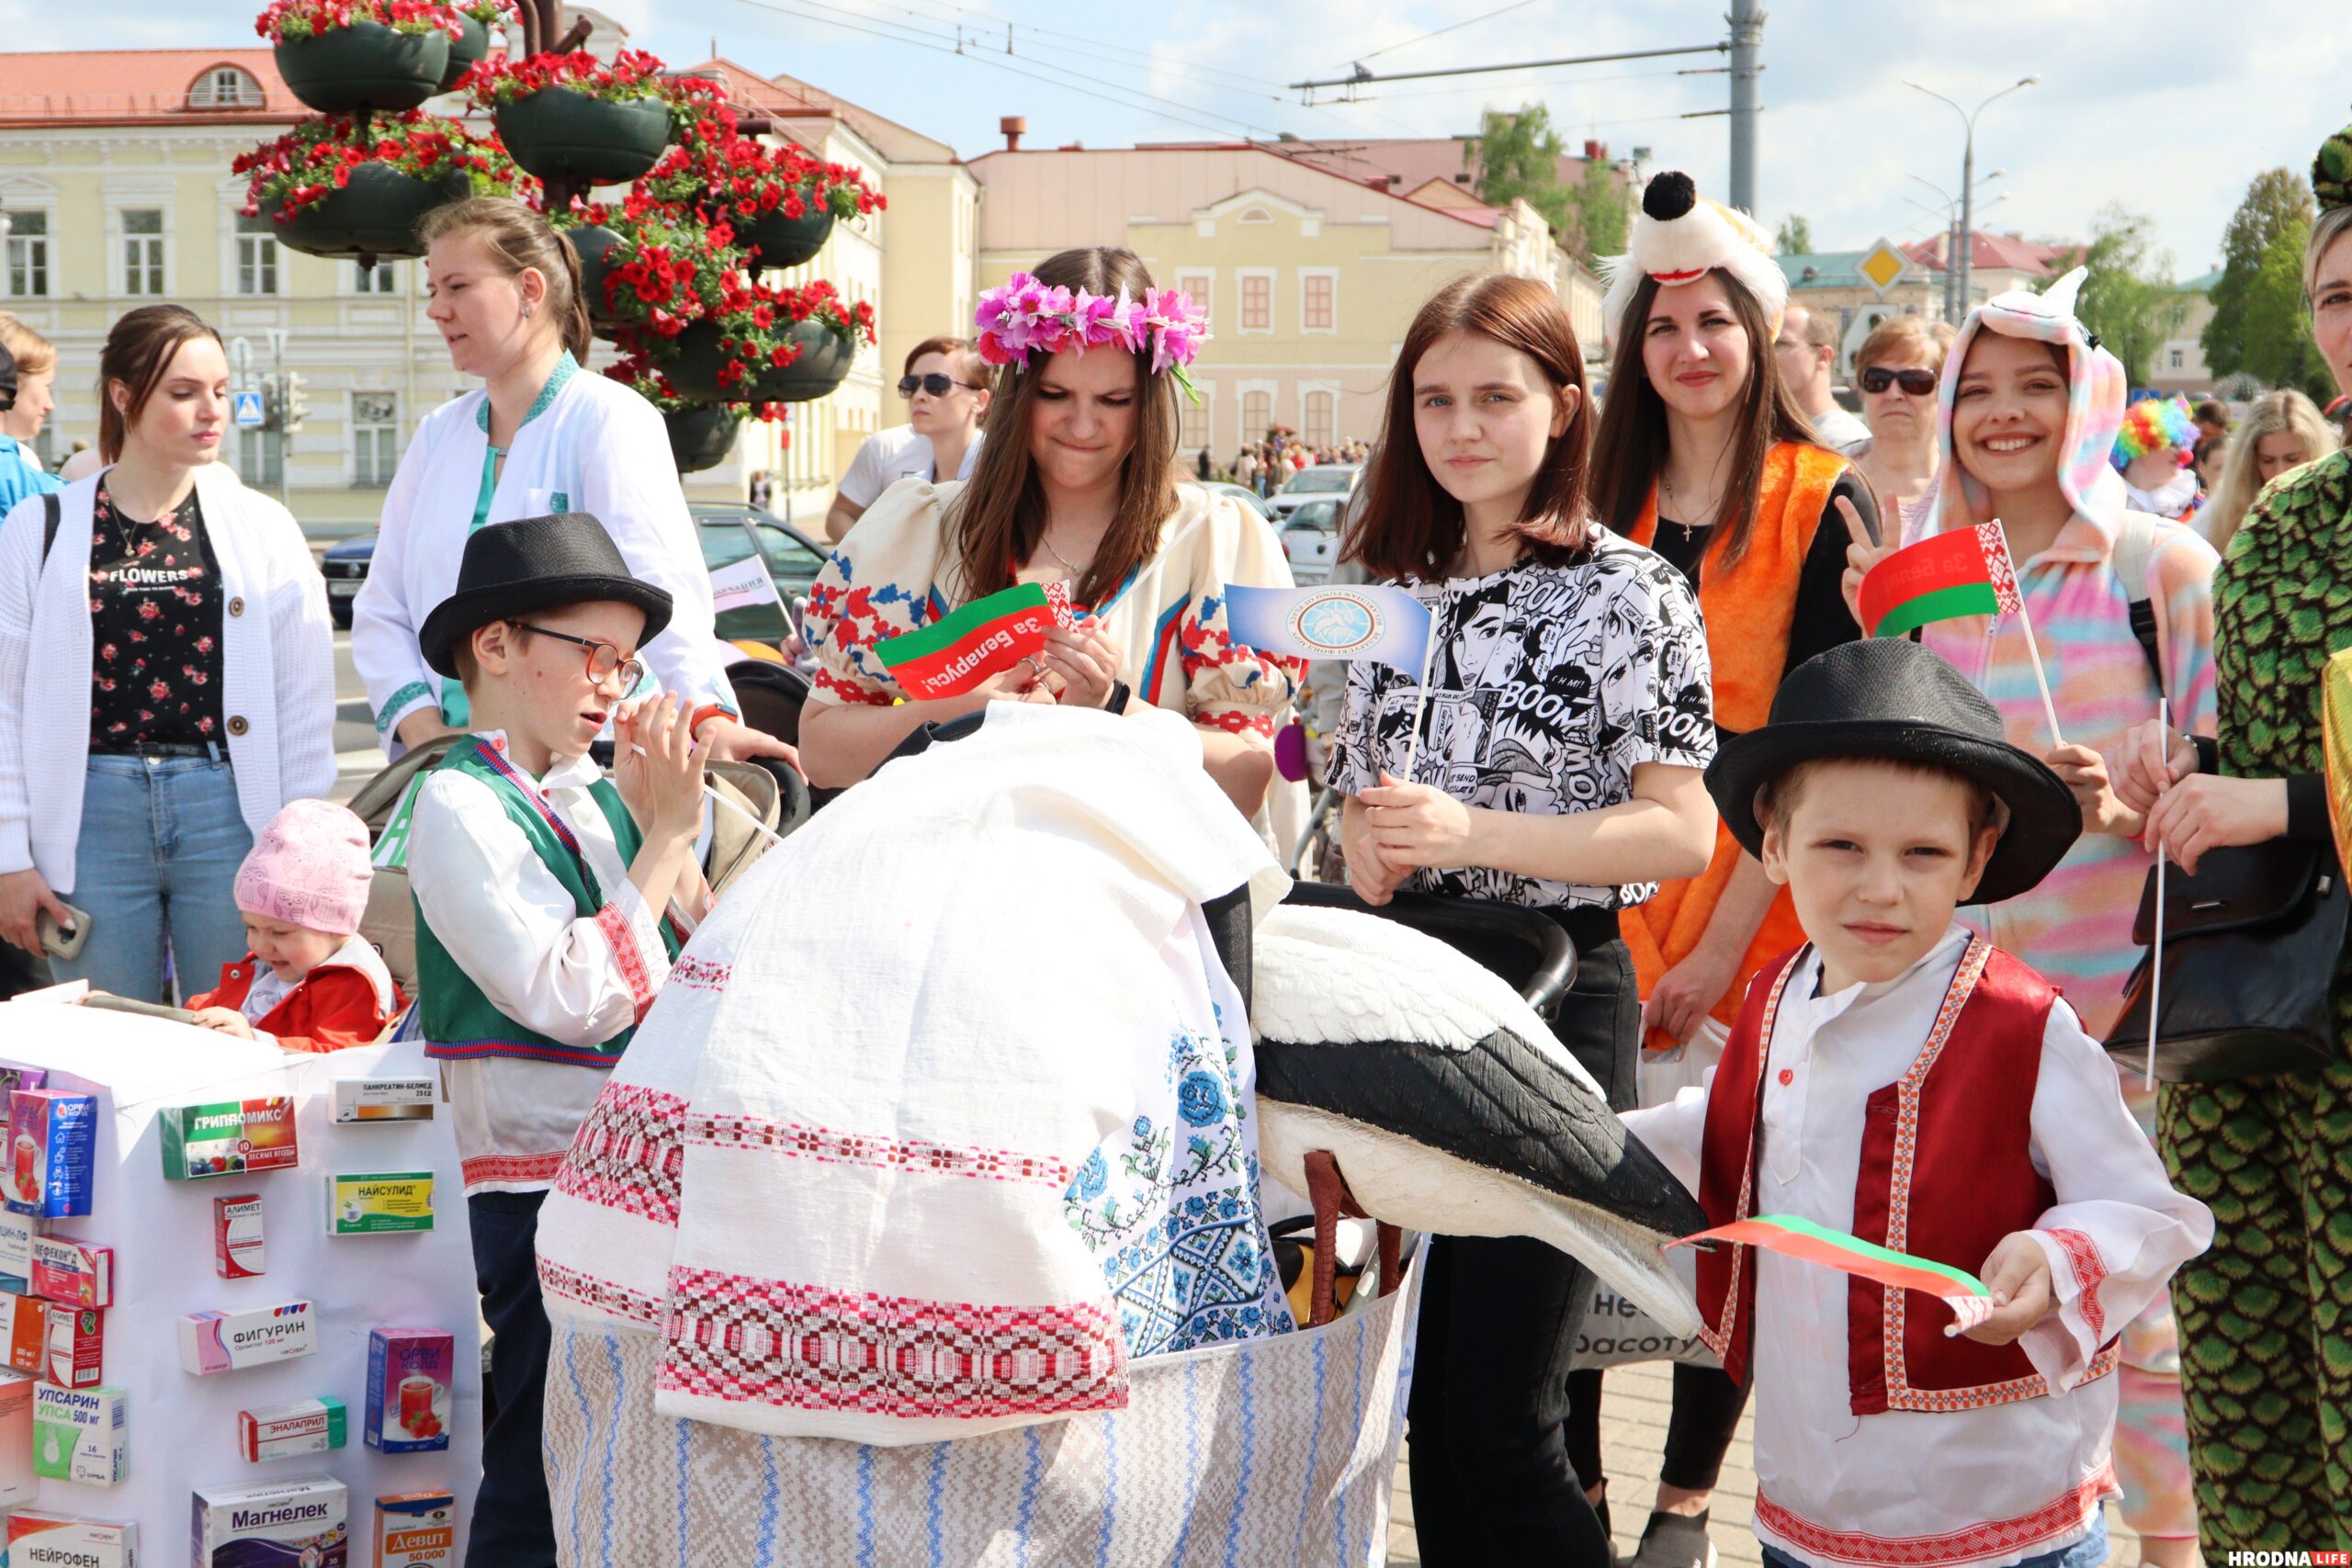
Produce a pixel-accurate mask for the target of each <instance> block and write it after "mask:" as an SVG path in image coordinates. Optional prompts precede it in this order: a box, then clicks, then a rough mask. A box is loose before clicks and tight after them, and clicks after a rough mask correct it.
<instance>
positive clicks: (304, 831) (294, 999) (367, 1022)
mask: <svg viewBox="0 0 2352 1568" xmlns="http://www.w3.org/2000/svg"><path fill="white" fill-rule="evenodd" d="M373 875H374V872H373V870H372V869H371V868H370V866H369V865H368V828H367V824H365V823H363V822H361V821H360V820H359V818H356V817H355V816H353V815H352V813H351V812H350V810H349V809H348V808H346V807H341V806H337V805H335V804H334V802H333V801H327V800H298V801H295V802H293V803H292V804H291V805H289V806H288V807H286V808H285V809H284V810H282V811H280V812H278V814H277V816H276V817H273V818H270V822H269V826H268V827H267V828H265V829H262V834H261V837H260V838H258V839H256V840H254V847H253V852H252V853H250V854H248V855H247V856H245V863H244V864H243V865H241V866H239V867H238V868H237V881H236V886H235V897H236V900H237V908H238V909H239V910H241V911H242V912H243V915H244V917H245V941H246V942H249V943H251V944H252V948H253V951H251V952H250V953H246V954H245V956H244V957H243V958H242V959H240V960H238V961H237V962H236V963H234V964H226V965H224V966H223V967H222V968H221V971H220V985H219V986H218V987H216V988H214V989H213V990H210V991H208V992H206V993H205V994H204V995H202V996H199V997H194V998H190V999H189V1002H188V1006H189V1007H190V1008H191V1009H193V1010H195V1012H196V1021H197V1022H198V1023H199V1024H201V1025H203V1026H204V1027H205V1028H207V1029H217V1030H219V1031H220V1032H222V1033H223V1034H234V1035H238V1036H241V1037H243V1038H245V1039H249V1040H266V1041H268V1042H269V1043H271V1044H274V1045H277V1046H278V1047H280V1048H281V1049H284V1050H288V1051H340V1050H342V1049H344V1048H345V1047H346V1046H351V1045H366V1044H368V1043H371V1042H373V1041H374V1040H376V1039H377V1038H378V1037H379V1036H380V1035H381V1034H382V1033H383V1032H384V1026H385V1025H386V1024H388V1023H390V1021H392V1019H393V1018H394V1017H395V1016H397V1015H398V1014H399V1012H400V1010H401V1008H402V1007H403V1006H405V1005H406V1002H405V1000H404V998H402V997H401V993H400V988H399V987H396V986H394V985H393V984H392V976H391V974H390V971H389V970H387V969H386V968H385V967H384V960H383V956H382V955H381V954H380V953H378V952H377V951H376V949H375V947H374V945H373V944H372V943H370V942H368V939H367V938H365V937H363V936H359V935H357V934H356V933H357V931H358V930H359V917H360V916H361V915H362V914H364V913H365V912H366V911H367V908H368V880H369V878H370V877H371V876H373Z"/></svg>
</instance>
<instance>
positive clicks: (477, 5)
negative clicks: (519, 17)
mask: <svg viewBox="0 0 2352 1568" xmlns="http://www.w3.org/2000/svg"><path fill="white" fill-rule="evenodd" d="M450 8H451V9H452V10H453V11H455V12H456V13H457V17H458V37H456V38H454V39H450V40H449V65H448V69H447V70H446V71H444V72H442V73H441V90H442V91H443V92H445V93H447V92H448V91H450V90H451V89H453V88H455V87H456V86H457V85H458V81H459V79H460V78H462V77H463V76H464V75H465V73H467V72H469V71H470V70H472V69H473V68H474V67H475V66H476V65H477V64H479V63H480V62H481V61H482V60H483V59H484V58H485V57H487V56H488V55H489V53H490V46H491V43H492V36H491V35H492V32H496V33H497V34H499V35H500V36H501V37H503V36H504V34H505V30H506V24H507V23H508V22H510V21H512V20H514V19H515V0H458V4H457V5H455V6H451V7H450Z"/></svg>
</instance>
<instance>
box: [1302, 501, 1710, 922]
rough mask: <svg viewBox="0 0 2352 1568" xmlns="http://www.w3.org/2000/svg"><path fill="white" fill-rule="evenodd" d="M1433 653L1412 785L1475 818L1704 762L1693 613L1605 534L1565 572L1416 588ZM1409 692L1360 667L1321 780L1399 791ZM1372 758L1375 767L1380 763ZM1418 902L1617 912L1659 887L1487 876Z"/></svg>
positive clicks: (1427, 875)
mask: <svg viewBox="0 0 2352 1568" xmlns="http://www.w3.org/2000/svg"><path fill="white" fill-rule="evenodd" d="M1412 592H1413V593H1414V594H1415V596H1416V597H1418V598H1419V599H1420V600H1421V601H1422V603H1424V604H1428V605H1429V606H1430V610H1431V613H1432V615H1433V616H1434V618H1435V623H1436V636H1437V639H1438V642H1437V649H1436V653H1435V655H1434V657H1433V659H1432V660H1431V669H1430V698H1429V705H1428V712H1427V715H1426V716H1425V717H1424V718H1423V720H1422V739H1421V747H1420V751H1419V756H1418V757H1417V758H1416V759H1415V761H1414V763H1413V775H1414V778H1415V780H1416V782H1418V783H1420V784H1434V785H1436V786H1438V787H1439V788H1441V789H1442V790H1444V791H1445V792H1446V793H1447V794H1448V795H1453V797H1454V798H1455V799H1457V800H1460V801H1462V802H1463V803H1464V804H1465V805H1469V806H1480V807H1490V808H1492V809H1494V810H1497V811H1516V812H1523V813H1534V814H1540V815H1545V816H1562V815H1565V814H1566V813H1568V812H1572V811H1598V810H1600V808H1601V807H1609V806H1615V805H1618V804H1619V803H1621V802H1623V801H1625V800H1628V799H1631V798H1632V796H1633V789H1634V768H1635V767H1637V766H1639V765H1640V764H1641V763H1644V762H1667V763H1670V764H1673V765H1675V766H1678V767H1685V768H1704V767H1705V766H1706V765H1707V764H1708V763H1709V762H1711V761H1713V760H1714V755H1715V724H1714V701H1713V670H1712V669H1711V667H1710V666H1709V664H1708V661H1707V638H1706V632H1705V628H1704V626H1703V624H1702V621H1701V620H1700V618H1699V604H1698V601H1697V599H1696V598H1695V597H1694V596H1693V595H1692V594H1691V586H1690V584H1689V582H1687V581H1685V580H1684V578H1683V576H1682V574H1681V573H1680V572H1679V571H1677V570H1675V569H1674V568H1673V567H1672V566H1670V565H1668V563H1667V562H1666V561H1665V560H1663V559H1661V558H1659V557H1657V556H1656V555H1654V554H1652V553H1651V552H1650V551H1648V550H1645V549H1644V548H1643V547H1641V546H1639V545H1636V544H1634V543H1633V542H1632V541H1630V540H1627V539H1623V538H1620V537H1619V536H1616V535H1614V534H1607V533H1602V534H1600V536H1599V539H1598V542H1597V543H1595V544H1594V545H1593V547H1592V548H1591V550H1590V552H1589V554H1588V555H1586V556H1585V558H1583V559H1581V560H1578V561H1577V562H1575V563H1574V564H1572V565H1568V566H1556V567H1555V566H1544V565H1540V564H1538V563H1537V562H1535V561H1533V560H1532V559H1522V560H1521V561H1520V562H1519V563H1518V564H1517V565H1515V566H1511V567H1509V568H1507V569H1505V570H1502V571H1498V572H1497V573H1495V574H1494V575H1493V576H1491V577H1482V578H1476V579H1457V580H1454V581H1447V582H1442V583H1426V584H1414V585H1412ZM1414 695H1415V690H1414V678H1413V676H1412V675H1410V674H1408V673H1406V672H1404V671H1397V670H1391V669H1389V668H1388V667H1386V666H1385V665H1380V664H1373V663H1368V662H1363V661H1358V662H1357V663H1355V664H1354V665H1353V666H1351V668H1350V670H1349V671H1348V695H1347V704H1346V708H1345V711H1344V712H1343V713H1342V715H1341V716H1340V725H1339V729H1338V732H1337V733H1336V734H1334V735H1333V737H1332V738H1331V746H1330V767H1329V779H1330V782H1331V784H1333V786H1334V787H1336V788H1338V789H1340V790H1341V791H1342V792H1344V793H1346V794H1348V795H1358V794H1361V793H1362V792H1363V791H1364V790H1367V789H1370V788H1372V787H1373V786H1374V785H1375V784H1378V783H1379V782H1380V781H1379V777H1378V774H1379V772H1380V770H1382V769H1384V768H1385V770H1387V771H1388V772H1389V773H1393V774H1395V775H1397V776H1398V777H1400V778H1401V777H1403V776H1404V771H1405V752H1406V742H1407V735H1406V729H1407V727H1408V725H1410V724H1411V722H1412V715H1413V699H1414ZM1375 759H1376V761H1375ZM1407 886H1409V887H1412V888H1414V889H1416V890H1418V891H1420V892H1428V893H1442V894H1447V895H1450V896H1453V897H1470V898H1496V899H1501V900H1504V901H1506V902H1509V903H1513V904H1525V905H1529V906H1532V907H1535V908H1553V907H1563V906H1565V907H1570V908H1574V907H1589V908H1604V909H1622V908H1626V907H1628V906H1629V905H1634V904H1639V903H1642V902H1644V901H1645V900H1646V899H1648V898H1650V897H1652V896H1654V895H1655V894H1656V893H1657V884H1655V883H1640V884H1631V885H1628V886H1620V887H1606V886H1585V885H1581V884H1569V883H1563V882H1550V881H1546V880H1544V879H1543V878H1541V877H1533V876H1521V875H1519V874H1516V873H1513V872H1507V871H1497V870H1494V869H1492V868H1489V867H1486V866H1463V867H1458V868H1455V869H1452V870H1441V871H1428V870H1423V871H1419V872H1416V873H1415V874H1414V875H1413V878H1412V880H1411V881H1410V882H1409V883H1408V884H1407Z"/></svg>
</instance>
